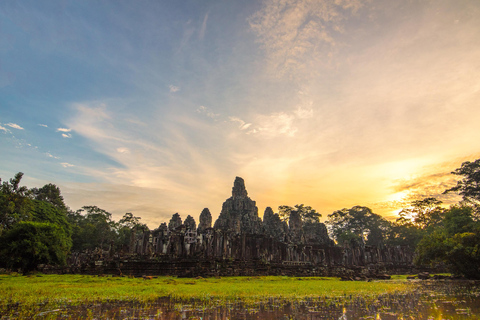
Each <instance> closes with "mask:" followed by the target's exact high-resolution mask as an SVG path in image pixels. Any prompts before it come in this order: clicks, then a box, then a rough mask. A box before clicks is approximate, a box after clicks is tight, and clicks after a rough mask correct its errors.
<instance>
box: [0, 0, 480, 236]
mask: <svg viewBox="0 0 480 320" xmlns="http://www.w3.org/2000/svg"><path fill="white" fill-rule="evenodd" d="M479 20H480V2H478V1H476V0H465V1H453V0H442V1H406V0H405V1H393V0H392V1H380V0H377V1H376V0H371V1H360V0H318V1H313V0H266V1H53V0H52V1H2V2H1V3H0V149H1V154H2V156H1V158H0V177H1V178H2V179H9V178H11V177H13V175H14V174H15V173H16V172H19V171H21V172H24V173H25V178H24V184H26V185H27V186H28V187H34V186H42V185H44V184H45V183H50V182H52V183H55V184H56V185H58V186H59V187H60V188H61V190H62V193H63V195H64V197H65V200H66V202H67V205H69V206H70V207H71V208H72V209H74V210H76V209H78V208H80V207H81V206H84V205H98V206H99V207H101V208H103V209H105V210H107V211H109V212H112V213H113V214H114V218H116V219H119V218H120V217H121V216H122V215H123V214H124V213H126V212H132V213H134V215H136V216H140V217H142V219H143V221H144V222H147V223H148V224H149V226H150V227H156V226H157V225H158V224H159V223H161V222H163V221H167V220H168V219H169V217H170V216H171V215H172V214H173V213H175V212H179V213H180V214H181V216H182V217H183V218H185V217H186V216H187V215H188V214H190V215H192V216H193V217H195V218H198V216H199V214H200V212H201V211H202V209H203V208H204V207H208V208H209V209H210V211H211V212H212V214H213V216H214V218H215V217H216V216H217V215H218V213H219V212H220V210H221V204H222V202H223V201H224V200H225V199H226V198H228V197H229V196H230V190H231V187H232V186H233V181H234V179H235V176H241V177H243V178H244V179H245V181H246V185H247V190H248V191H249V195H250V196H251V197H252V199H254V200H256V201H257V205H258V207H259V213H260V216H261V215H262V214H263V211H264V209H265V207H266V206H271V207H273V209H274V210H275V209H276V208H277V207H278V206H279V205H285V204H287V205H295V204H297V203H304V204H306V205H311V206H313V207H314V208H315V209H317V211H319V212H321V213H322V214H323V215H324V217H326V215H327V214H329V213H331V212H333V211H334V210H337V209H341V208H344V207H351V206H354V205H365V206H369V207H371V208H372V209H373V210H374V211H375V212H377V213H381V214H383V215H385V216H392V215H393V214H394V213H395V212H396V210H398V209H400V208H401V207H402V206H403V207H404V206H406V205H407V204H408V203H409V201H411V200H413V199H417V198H419V197H420V198H421V197H424V196H438V197H440V198H441V199H443V200H445V201H446V202H447V203H449V201H454V200H455V199H451V198H446V197H445V196H442V195H440V194H441V192H442V191H443V190H444V189H445V188H446V187H447V186H449V185H451V184H452V183H454V180H453V178H454V177H452V176H451V175H450V174H449V172H450V171H452V170H453V169H455V168H456V167H458V166H459V165H460V164H461V163H462V161H466V160H474V159H476V158H478V157H479V155H480V129H479V126H478V124H479V123H480V81H479V79H480V41H479V39H480V27H479V24H478V21H479Z"/></svg>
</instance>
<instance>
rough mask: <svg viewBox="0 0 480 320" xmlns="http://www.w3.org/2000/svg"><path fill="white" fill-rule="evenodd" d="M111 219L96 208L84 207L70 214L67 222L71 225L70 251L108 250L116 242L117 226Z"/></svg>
mask: <svg viewBox="0 0 480 320" xmlns="http://www.w3.org/2000/svg"><path fill="white" fill-rule="evenodd" d="M84 213H85V214H84ZM111 218H112V214H111V213H109V212H107V211H105V210H103V209H100V208H99V207H97V206H85V207H82V209H80V210H77V211H76V212H70V213H69V214H68V220H69V222H70V223H71V224H72V225H73V230H72V231H73V233H72V241H73V247H72V250H76V251H83V250H86V249H95V248H97V247H98V248H102V249H108V248H109V246H110V245H111V244H114V243H115V241H116V240H117V230H116V229H117V225H116V223H115V221H113V220H112V219H111Z"/></svg>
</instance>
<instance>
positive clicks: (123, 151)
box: [117, 147, 130, 153]
mask: <svg viewBox="0 0 480 320" xmlns="http://www.w3.org/2000/svg"><path fill="white" fill-rule="evenodd" d="M117 152H118V153H130V150H129V149H128V148H124V147H122V148H117Z"/></svg>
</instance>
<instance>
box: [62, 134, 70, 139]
mask: <svg viewBox="0 0 480 320" xmlns="http://www.w3.org/2000/svg"><path fill="white" fill-rule="evenodd" d="M62 137H64V138H67V139H70V138H71V137H72V135H71V134H70V133H62Z"/></svg>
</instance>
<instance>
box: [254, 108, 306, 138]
mask: <svg viewBox="0 0 480 320" xmlns="http://www.w3.org/2000/svg"><path fill="white" fill-rule="evenodd" d="M294 120H295V116H293V115H289V114H286V113H285V112H276V113H272V114H270V115H266V116H265V115H261V116H258V118H257V123H258V125H256V126H255V128H254V129H253V130H250V131H249V132H248V133H251V134H260V135H262V136H264V137H266V138H274V137H277V136H280V135H285V136H287V137H293V136H295V133H296V132H297V131H298V129H297V128H296V127H294V125H293V122H294Z"/></svg>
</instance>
